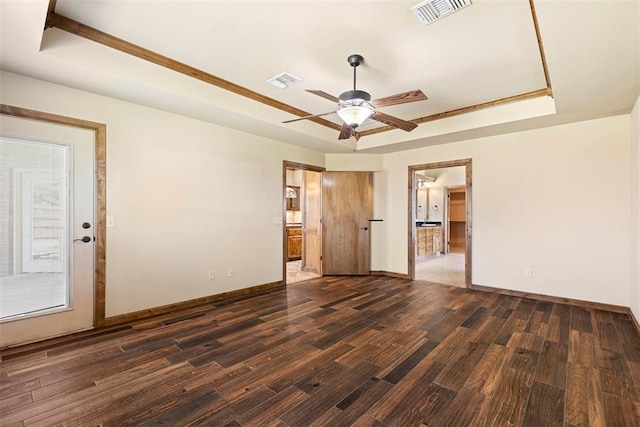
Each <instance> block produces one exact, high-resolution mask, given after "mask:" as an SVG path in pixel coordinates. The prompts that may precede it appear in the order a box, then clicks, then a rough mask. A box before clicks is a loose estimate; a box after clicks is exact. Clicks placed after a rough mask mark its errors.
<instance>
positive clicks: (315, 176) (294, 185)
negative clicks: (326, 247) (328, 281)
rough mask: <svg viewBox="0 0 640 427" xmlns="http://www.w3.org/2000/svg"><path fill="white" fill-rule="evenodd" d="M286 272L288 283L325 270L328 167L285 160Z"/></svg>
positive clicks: (285, 276)
mask: <svg viewBox="0 0 640 427" xmlns="http://www.w3.org/2000/svg"><path fill="white" fill-rule="evenodd" d="M283 170H284V177H283V183H284V186H283V187H284V188H283V191H284V195H283V203H284V217H283V225H284V227H283V229H284V236H283V238H284V245H283V254H284V262H283V264H284V272H283V277H284V281H285V283H286V284H287V285H289V284H292V283H297V282H301V281H304V280H309V279H313V278H316V277H319V276H320V275H321V274H322V271H321V262H320V252H321V243H322V241H321V238H322V229H321V221H320V218H321V215H322V203H321V195H322V172H323V170H324V169H322V168H318V167H316V166H310V165H304V164H300V163H293V162H287V161H285V162H284V167H283Z"/></svg>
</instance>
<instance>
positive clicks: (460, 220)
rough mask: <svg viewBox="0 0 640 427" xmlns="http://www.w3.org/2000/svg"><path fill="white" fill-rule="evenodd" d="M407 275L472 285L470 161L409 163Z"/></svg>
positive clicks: (443, 282)
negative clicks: (410, 164)
mask: <svg viewBox="0 0 640 427" xmlns="http://www.w3.org/2000/svg"><path fill="white" fill-rule="evenodd" d="M409 182H410V183H411V185H410V186H409V187H410V194H409V209H408V211H409V236H410V239H409V248H408V252H409V274H410V276H411V278H412V279H414V280H424V281H429V282H434V283H440V284H445V285H450V286H458V287H469V286H470V285H471V192H470V190H471V160H470V159H465V160H457V161H450V162H440V163H430V164H422V165H415V166H410V167H409Z"/></svg>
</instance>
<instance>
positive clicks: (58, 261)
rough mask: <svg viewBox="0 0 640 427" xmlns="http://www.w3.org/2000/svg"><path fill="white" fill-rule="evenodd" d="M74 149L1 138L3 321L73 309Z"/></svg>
mask: <svg viewBox="0 0 640 427" xmlns="http://www.w3.org/2000/svg"><path fill="white" fill-rule="evenodd" d="M68 194H70V192H69V147H68V146H65V145H60V144H50V143H42V142H31V141H22V140H16V139H8V138H0V200H1V201H0V237H1V239H0V240H1V244H0V319H8V318H13V317H19V316H25V315H33V314H38V313H42V312H47V311H50V310H52V309H59V308H65V307H68V306H69V255H68V251H69V227H68V224H69V209H68V208H69V199H68Z"/></svg>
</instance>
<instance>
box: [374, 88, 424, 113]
mask: <svg viewBox="0 0 640 427" xmlns="http://www.w3.org/2000/svg"><path fill="white" fill-rule="evenodd" d="M426 100H427V95H425V94H424V93H422V91H421V90H420V89H418V90H411V91H409V92H405V93H399V94H397V95H391V96H387V97H384V98H379V99H376V100H374V101H372V102H371V103H372V104H373V106H374V107H376V108H378V107H389V106H391V105H398V104H406V103H408V102H416V101H426Z"/></svg>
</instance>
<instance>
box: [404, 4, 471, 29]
mask: <svg viewBox="0 0 640 427" xmlns="http://www.w3.org/2000/svg"><path fill="white" fill-rule="evenodd" d="M467 6H471V0H427V1H423V2H422V3H420V4H417V5H415V6H413V7H412V8H411V11H412V12H413V13H414V14H415V15H416V16H417V17H418V20H420V22H422V24H423V25H429V24H431V23H433V22H436V21H438V20H440V19H442V18H444V17H445V16H447V15H450V14H452V13H453V12H457V11H459V10H460V9H464V8H465V7H467Z"/></svg>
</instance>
